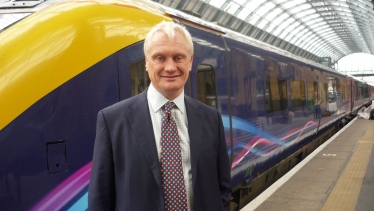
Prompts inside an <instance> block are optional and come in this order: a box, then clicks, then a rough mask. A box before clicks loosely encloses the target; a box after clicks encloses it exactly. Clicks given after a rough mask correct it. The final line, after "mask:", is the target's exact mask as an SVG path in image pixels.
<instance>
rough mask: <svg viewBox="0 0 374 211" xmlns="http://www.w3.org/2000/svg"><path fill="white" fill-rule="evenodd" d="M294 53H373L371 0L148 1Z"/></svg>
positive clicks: (316, 55) (335, 58)
mask: <svg viewBox="0 0 374 211" xmlns="http://www.w3.org/2000/svg"><path fill="white" fill-rule="evenodd" d="M153 1H155V2H158V3H160V4H163V5H165V6H168V7H171V8H175V9H177V10H180V11H183V12H186V13H188V14H191V15H194V16H197V17H199V18H201V19H203V20H205V21H209V22H214V23H216V24H218V25H220V26H223V27H226V28H229V29H231V30H234V31H237V32H239V33H242V34H244V35H247V36H249V37H252V38H255V39H257V40H260V41H263V42H265V43H268V44H271V45H274V46H276V47H278V48H281V49H284V50H286V51H289V52H291V53H293V54H295V55H298V56H302V57H304V58H307V59H310V60H314V61H317V60H318V59H320V58H322V57H329V58H331V60H332V63H335V62H336V61H338V60H339V59H340V58H342V57H344V56H346V55H349V54H352V53H358V52H364V53H369V54H374V10H373V1H372V0H153Z"/></svg>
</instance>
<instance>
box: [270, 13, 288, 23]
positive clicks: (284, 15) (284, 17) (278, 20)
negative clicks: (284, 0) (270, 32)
mask: <svg viewBox="0 0 374 211" xmlns="http://www.w3.org/2000/svg"><path fill="white" fill-rule="evenodd" d="M288 17H290V16H289V15H288V14H287V13H283V14H281V15H280V16H279V17H277V18H276V19H274V20H273V23H274V24H275V25H278V24H280V23H281V22H282V21H283V20H284V19H286V18H288Z"/></svg>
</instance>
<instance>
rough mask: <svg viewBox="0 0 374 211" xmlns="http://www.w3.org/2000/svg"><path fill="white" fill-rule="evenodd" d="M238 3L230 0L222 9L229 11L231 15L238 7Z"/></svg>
mask: <svg viewBox="0 0 374 211" xmlns="http://www.w3.org/2000/svg"><path fill="white" fill-rule="evenodd" d="M239 7H240V6H239V5H238V4H237V3H235V2H232V1H231V2H230V3H229V4H228V5H227V7H226V8H224V10H225V11H226V12H228V13H230V14H231V15H233V14H234V13H235V12H236V11H237V10H238V9H239Z"/></svg>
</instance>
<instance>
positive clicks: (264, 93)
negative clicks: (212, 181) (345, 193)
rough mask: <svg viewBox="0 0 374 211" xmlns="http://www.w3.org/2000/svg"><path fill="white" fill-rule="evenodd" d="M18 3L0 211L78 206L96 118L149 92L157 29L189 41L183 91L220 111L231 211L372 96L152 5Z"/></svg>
mask: <svg viewBox="0 0 374 211" xmlns="http://www.w3.org/2000/svg"><path fill="white" fill-rule="evenodd" d="M27 4H35V5H34V6H30V8H27V7H25V5H19V8H18V9H14V8H8V9H0V14H2V15H3V16H1V15H0V23H1V20H2V19H1V17H3V19H6V18H7V17H10V18H13V17H16V16H17V17H20V20H19V21H16V22H14V23H11V24H8V25H9V26H6V27H5V28H2V29H1V28H0V209H1V210H86V209H87V191H88V185H89V176H90V170H91V160H92V153H93V145H94V139H95V126H96V125H95V124H96V115H97V113H98V111H99V110H101V109H103V108H105V107H107V106H109V105H112V104H114V103H116V102H118V101H120V100H123V99H126V98H129V97H131V96H134V95H136V94H138V93H140V92H142V91H144V90H145V88H146V87H147V86H148V85H149V83H150V81H149V78H148V76H147V73H146V71H145V62H144V53H143V40H144V38H145V36H146V34H147V33H148V31H149V30H150V29H151V28H152V27H153V26H154V25H156V24H157V23H159V22H161V21H175V22H178V23H180V24H182V25H184V26H185V27H186V28H187V29H188V30H189V31H190V33H191V34H192V37H193V41H194V48H195V55H194V62H193V67H192V71H191V73H190V76H189V80H188V81H187V84H186V86H185V94H186V95H189V96H191V97H193V98H195V99H198V100H199V101H201V102H203V103H205V104H207V105H209V106H212V107H215V108H217V109H218V110H219V112H220V113H221V114H222V120H223V124H224V127H225V136H226V143H227V148H228V155H229V156H230V159H231V162H232V170H231V175H232V185H233V200H232V205H233V206H232V208H233V210H238V209H239V208H241V207H243V206H244V205H245V204H246V203H247V202H248V201H249V200H251V199H252V198H253V197H255V196H256V195H257V194H259V193H260V192H261V191H263V190H264V189H266V188H267V187H268V186H269V185H270V184H271V183H272V182H274V181H276V180H277V179H278V178H279V177H281V176H282V175H283V174H285V173H286V172H287V171H288V170H289V169H291V168H292V167H293V166H295V165H296V164H297V163H298V162H300V160H302V159H303V158H304V157H305V156H307V155H308V154H309V153H310V152H311V150H313V149H314V148H315V147H318V146H319V145H320V144H322V143H320V142H319V140H318V143H317V142H316V138H318V137H321V136H324V137H326V136H325V134H327V133H328V134H331V133H330V132H331V131H333V130H334V128H335V126H338V125H340V124H342V123H344V122H345V121H344V120H345V118H346V117H347V116H348V115H350V114H351V113H355V112H356V111H357V110H358V109H359V108H360V107H362V106H363V105H367V104H368V103H369V102H370V97H371V98H372V97H373V96H369V90H370V91H371V94H372V93H373V91H372V90H373V87H369V86H368V85H367V84H365V83H364V82H362V81H359V80H358V79H354V78H350V77H347V76H345V75H343V74H341V73H338V72H336V71H334V70H332V69H331V68H326V67H323V66H321V65H318V64H315V63H313V62H310V61H306V60H303V59H301V58H298V57H296V56H294V55H290V54H289V53H287V52H284V51H282V50H279V49H275V48H273V47H271V46H266V44H263V43H259V42H257V41H255V40H251V39H249V38H247V37H245V36H243V35H240V34H238V33H235V32H232V31H229V30H226V29H223V28H221V27H219V26H215V25H213V24H211V23H206V22H203V21H200V20H197V19H195V18H193V17H191V16H188V15H186V14H183V13H179V12H178V11H173V10H170V11H168V10H167V8H165V7H163V6H160V5H158V4H154V3H152V2H149V1H130V0H118V1H116V0H113V1H111V0H108V1H99V0H98V1H84V0H82V1H58V0H48V1H45V2H44V1H30V2H29V3H27ZM26 6H27V5H26ZM0 8H1V5H0ZM7 15H8V16H7ZM317 101H318V102H320V105H319V106H318V109H317V108H316V106H315V102H317ZM314 142H316V143H314ZM145 203H146V202H145Z"/></svg>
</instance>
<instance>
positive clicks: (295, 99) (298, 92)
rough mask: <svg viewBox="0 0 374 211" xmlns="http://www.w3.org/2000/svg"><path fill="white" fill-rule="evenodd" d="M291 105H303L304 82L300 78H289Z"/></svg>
mask: <svg viewBox="0 0 374 211" xmlns="http://www.w3.org/2000/svg"><path fill="white" fill-rule="evenodd" d="M290 87H291V106H292V108H299V107H304V106H305V82H304V81H301V80H291V82H290Z"/></svg>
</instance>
